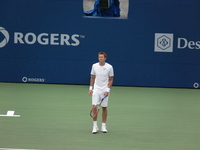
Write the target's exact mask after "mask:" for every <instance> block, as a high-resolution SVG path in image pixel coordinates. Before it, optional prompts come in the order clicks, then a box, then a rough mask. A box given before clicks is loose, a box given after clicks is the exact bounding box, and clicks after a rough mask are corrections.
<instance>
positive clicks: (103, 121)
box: [101, 107, 108, 133]
mask: <svg viewBox="0 0 200 150" xmlns="http://www.w3.org/2000/svg"><path fill="white" fill-rule="evenodd" d="M107 115H108V110H107V107H102V128H101V131H102V132H103V133H107V132H108V131H107V129H106V120H107Z"/></svg>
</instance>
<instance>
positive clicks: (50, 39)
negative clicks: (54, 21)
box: [14, 32, 85, 46]
mask: <svg viewBox="0 0 200 150" xmlns="http://www.w3.org/2000/svg"><path fill="white" fill-rule="evenodd" d="M84 37H85V36H83V35H82V36H81V35H79V34H73V35H71V36H70V35H68V34H58V33H53V34H48V33H40V34H39V35H36V34H34V33H31V32H29V33H26V34H23V33H21V32H15V33H14V43H15V44H35V43H36V42H38V43H39V44H41V45H68V46H78V45H79V44H80V40H79V38H84Z"/></svg>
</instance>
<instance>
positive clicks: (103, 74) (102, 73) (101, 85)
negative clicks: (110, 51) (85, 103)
mask: <svg viewBox="0 0 200 150" xmlns="http://www.w3.org/2000/svg"><path fill="white" fill-rule="evenodd" d="M106 58H107V55H106V53H105V52H99V53H98V59H99V62H97V63H95V64H93V65H92V69H91V78H90V87H89V93H88V94H89V95H90V96H92V105H93V106H94V105H97V103H98V102H99V101H100V100H101V98H102V97H103V96H107V97H106V98H105V99H104V100H103V102H102V104H101V106H102V127H101V131H102V132H103V133H107V132H108V131H107V129H106V120H107V106H108V97H109V94H110V88H111V86H112V84H113V77H114V71H113V67H112V65H110V64H108V63H107V62H106ZM97 117H98V116H96V117H94V118H93V130H92V133H93V134H95V133H97V132H98V130H99V128H98V125H97Z"/></svg>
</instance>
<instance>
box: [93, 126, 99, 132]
mask: <svg viewBox="0 0 200 150" xmlns="http://www.w3.org/2000/svg"><path fill="white" fill-rule="evenodd" d="M98 130H99V128H98V126H93V129H92V134H96V133H97V132H98Z"/></svg>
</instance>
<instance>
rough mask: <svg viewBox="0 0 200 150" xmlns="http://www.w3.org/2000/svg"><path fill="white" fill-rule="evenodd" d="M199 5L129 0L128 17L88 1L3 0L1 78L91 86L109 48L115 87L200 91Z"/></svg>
mask: <svg viewBox="0 0 200 150" xmlns="http://www.w3.org/2000/svg"><path fill="white" fill-rule="evenodd" d="M199 7H200V1H199V0H162V1H160V0H151V1H150V0H129V6H128V8H129V9H128V17H127V18H108V17H85V16H84V13H83V1H82V0H29V1H27V0H15V1H13V0H1V1H0V81H1V82H26V83H29V82H33V83H64V84H89V78H90V69H91V66H92V64H93V63H96V62H97V61H98V59H97V53H98V52H99V51H105V52H106V53H107V54H108V59H107V62H108V63H110V64H112V65H113V67H114V72H115V80H114V85H126V86H151V87H183V88H199V84H200V69H199V68H200V59H199V58H200V32H199V31H200V19H199V17H200V9H199Z"/></svg>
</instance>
